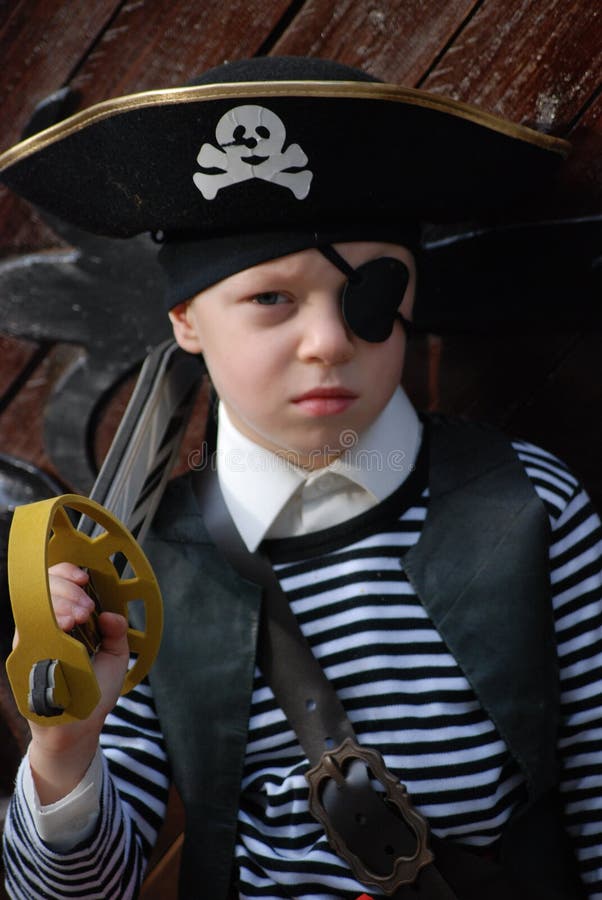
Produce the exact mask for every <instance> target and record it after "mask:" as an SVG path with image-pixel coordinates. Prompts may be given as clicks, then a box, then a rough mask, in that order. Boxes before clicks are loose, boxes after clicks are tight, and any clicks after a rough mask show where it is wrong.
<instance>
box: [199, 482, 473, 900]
mask: <svg viewBox="0 0 602 900" xmlns="http://www.w3.org/2000/svg"><path fill="white" fill-rule="evenodd" d="M194 488H195V493H196V495H197V499H198V501H199V503H200V506H201V510H202V512H203V517H204V521H205V525H206V527H207V530H208V532H209V534H210V536H211V538H212V540H213V542H214V543H215V545H216V547H217V548H218V549H219V550H220V552H221V553H222V554H223V556H224V557H225V558H226V559H227V560H228V562H229V563H230V564H231V565H232V567H233V568H234V569H235V570H236V571H237V572H238V573H239V575H242V576H243V577H244V578H246V579H248V580H249V581H252V582H254V583H255V584H259V585H261V586H262V587H263V589H264V601H263V607H262V620H261V635H260V640H259V652H258V664H259V666H260V668H261V670H262V672H263V674H264V676H265V678H266V680H267V682H268V683H269V685H270V687H271V688H272V691H273V692H274V696H275V697H276V700H277V702H278V703H279V705H280V707H281V708H282V709H283V710H284V713H285V715H286V717H287V719H288V721H289V723H290V724H291V726H292V727H293V729H294V731H295V733H296V735H297V738H298V740H299V743H300V744H301V746H302V748H303V750H304V752H305V753H306V755H307V757H308V759H309V761H310V764H311V765H312V766H317V765H318V764H319V763H320V762H321V760H322V759H323V757H324V754H325V751H326V752H327V751H328V750H331V749H333V748H334V747H337V746H338V745H339V744H341V743H343V742H344V741H345V739H352V740H355V735H354V731H353V727H352V725H351V722H350V721H349V719H348V718H347V715H346V713H345V710H344V709H343V706H342V704H341V702H340V700H339V698H338V696H337V694H336V692H335V691H334V690H333V688H332V686H331V684H330V682H329V681H328V679H327V678H326V675H325V674H324V671H323V669H322V667H321V666H320V664H319V662H318V661H317V660H316V658H315V657H314V655H313V653H312V651H311V648H310V647H309V645H308V643H307V641H306V639H305V637H304V635H303V633H302V632H301V629H300V628H299V625H298V623H297V620H296V618H295V616H294V614H293V612H292V610H291V608H290V605H289V603H288V601H287V599H286V596H285V595H284V593H283V591H282V589H281V587H280V583H279V581H278V579H277V577H276V575H275V573H274V570H273V568H272V566H271V564H270V563H269V560H267V559H266V558H265V557H263V556H261V555H260V554H259V553H250V552H249V551H248V550H247V548H246V546H245V544H244V543H243V541H242V538H241V537H240V534H239V532H238V530H237V529H236V526H235V525H234V522H233V521H232V518H231V516H230V513H229V511H228V509H227V507H226V504H225V502H224V499H223V496H222V493H221V490H220V487H219V482H218V479H217V475H216V473H215V467H214V466H213V465H207V466H205V468H204V470H203V471H202V472H197V473H196V475H195V479H194ZM349 770H350V772H351V777H350V778H349V779H347V780H346V782H345V783H344V784H342V785H340V786H336V787H334V788H333V787H330V789H329V790H325V791H324V797H325V801H324V806H325V808H326V812H327V814H328V819H329V820H330V821H332V822H333V823H334V824H333V827H334V828H335V830H336V832H337V834H338V835H341V836H342V837H343V839H344V843H345V845H346V846H348V847H350V848H351V851H352V856H353V855H354V854H355V855H357V856H358V857H359V856H360V854H361V857H360V858H361V861H362V863H364V864H365V865H366V866H367V867H368V869H369V870H370V872H381V871H383V870H385V871H386V869H387V868H388V869H390V868H391V862H392V849H393V850H394V853H395V855H398V854H403V855H404V856H405V855H407V856H412V855H413V853H414V849H415V848H416V845H417V839H416V834H415V832H414V831H413V830H412V828H411V827H408V825H407V824H406V822H405V821H404V820H403V819H402V818H400V817H399V816H398V815H397V814H396V813H395V812H394V811H393V810H392V809H391V808H390V806H389V805H386V804H385V803H383V802H382V799H381V798H380V795H379V794H377V793H376V792H375V791H374V789H373V787H372V784H371V781H370V773H369V771H368V768H367V767H366V766H365V765H364V764H362V763H359V764H357V763H353V764H352V765H351V766H350V767H349ZM333 784H334V782H330V785H333ZM360 824H361V828H359V827H358V825H360ZM337 849H338V848H337ZM339 852H340V851H339ZM340 855H343V856H344V858H345V859H346V860H347V861H348V862H349V858H348V856H345V855H344V854H343V853H340ZM356 875H357V872H356ZM370 884H374V882H370ZM381 889H383V888H382V886H381ZM402 890H405V889H402ZM387 893H392V891H387ZM394 896H395V897H397V896H399V897H400V898H401V897H405V896H406V893H405V892H404V893H401V894H399V893H398V892H397V891H396V892H395V894H394ZM407 896H408V897H409V896H411V897H412V898H420V897H423V898H424V900H457V896H456V894H455V893H454V892H453V891H452V890H451V888H450V887H449V885H448V884H447V883H446V882H445V880H444V879H443V877H442V876H441V875H440V873H439V872H438V871H437V869H436V868H435V866H434V865H433V864H430V865H426V867H424V868H422V869H421V871H420V875H419V876H418V879H417V881H416V883H415V884H414V885H412V887H411V893H410V894H407Z"/></svg>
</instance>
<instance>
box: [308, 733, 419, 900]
mask: <svg viewBox="0 0 602 900" xmlns="http://www.w3.org/2000/svg"><path fill="white" fill-rule="evenodd" d="M358 762H359V763H360V765H359V766H358ZM361 763H363V766H362V765H361ZM370 775H372V776H373V777H374V778H375V779H376V780H377V781H378V782H379V783H380V784H381V785H382V787H383V788H384V791H385V794H384V796H381V795H380V794H379V793H377V792H376V791H375V790H374V789H373V788H372V785H371V783H370ZM306 778H307V780H308V782H309V808H310V811H311V813H312V815H313V816H314V818H316V819H317V820H318V821H319V822H320V823H321V825H322V826H323V828H324V831H325V832H326V836H327V838H328V841H329V843H330V845H331V847H332V848H333V850H334V851H335V853H337V854H338V855H339V856H340V857H342V858H343V859H344V860H345V861H346V862H347V863H348V865H349V867H350V869H351V871H352V872H353V874H354V875H355V877H356V878H357V879H358V880H359V881H361V882H362V883H363V884H366V885H370V886H375V887H378V888H380V889H381V891H383V893H385V894H387V895H389V894H393V893H394V891H396V890H397V888H398V887H400V886H401V885H404V884H412V883H413V882H414V881H415V880H416V878H417V877H418V874H419V872H420V870H421V869H422V868H423V867H424V866H427V865H428V864H429V863H430V862H432V861H433V859H434V856H433V854H432V852H431V850H430V849H429V847H428V833H429V828H428V822H427V820H426V819H425V818H424V816H422V815H421V814H420V813H419V812H417V811H416V810H415V809H414V807H413V806H412V802H411V800H410V798H409V796H408V793H407V790H406V788H405V785H403V784H401V782H400V781H399V780H398V779H397V778H396V777H395V776H394V775H393V774H392V773H391V772H389V770H388V769H387V767H386V766H385V763H384V760H383V757H382V755H381V754H380V753H379V752H378V750H373V749H371V748H367V747H360V746H359V745H358V744H357V743H356V742H355V741H354V740H353V739H352V738H345V740H344V741H343V743H342V744H340V746H339V747H337V748H336V750H331V751H326V752H325V753H323V754H322V757H321V758H320V762H319V763H318V764H317V765H316V766H314V767H313V768H312V769H310V770H309V771H308V772H307V775H306ZM327 807H328V809H327ZM333 819H334V821H333ZM375 836H376V837H375ZM375 841H376V842H377V843H376V844H375ZM408 844H410V846H408ZM400 846H403V850H402V851H401V852H399V847H400ZM369 847H371V848H374V847H376V849H367V848H369ZM408 851H409V852H408ZM360 853H361V855H362V856H363V857H364V859H362V858H361V857H360V855H359V854H360ZM366 857H367V858H368V860H371V861H369V862H366V861H365V858H366ZM381 870H382V871H381Z"/></svg>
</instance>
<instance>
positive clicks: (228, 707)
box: [146, 420, 579, 900]
mask: <svg viewBox="0 0 602 900" xmlns="http://www.w3.org/2000/svg"><path fill="white" fill-rule="evenodd" d="M429 440H430V473H429V486H430V495H431V499H430V502H429V511H428V514H427V518H426V521H425V523H424V526H423V530H422V534H421V537H420V540H419V541H418V543H417V544H416V545H415V546H414V547H413V548H411V549H410V550H409V551H408V553H407V554H406V556H405V557H404V568H405V570H406V572H407V575H408V577H409V579H410V581H411V582H412V585H413V586H414V588H415V590H416V592H417V594H418V596H419V597H420V600H421V602H422V603H423V605H424V607H425V609H426V610H427V612H428V614H429V616H430V617H431V619H432V621H433V622H434V624H435V626H436V628H437V629H438V630H439V632H440V634H441V635H442V637H443V639H444V641H445V642H446V644H447V646H448V648H449V649H450V651H451V653H452V654H453V655H454V657H455V658H456V660H457V661H458V663H459V665H460V667H461V669H462V671H463V672H464V674H465V675H466V677H467V678H468V680H469V682H470V683H471V685H472V687H473V689H474V690H475V693H476V694H477V696H478V698H479V700H480V702H481V704H482V706H483V708H484V709H485V710H486V712H487V714H488V715H489V717H490V718H491V719H492V721H493V722H494V723H495V725H496V727H497V729H498V731H499V733H500V735H501V736H502V738H503V739H504V741H505V742H506V744H507V746H508V748H509V750H510V752H511V754H512V755H513V757H514V758H515V760H516V761H517V762H518V764H519V766H520V768H521V770H522V772H523V774H524V776H525V779H526V784H527V790H528V800H527V802H526V804H525V806H524V808H522V809H521V810H519V811H518V813H517V814H515V815H514V817H513V819H512V820H511V822H510V823H509V824H508V825H507V827H506V829H505V833H504V836H503V839H502V846H501V858H502V860H503V861H504V864H505V865H507V866H508V867H509V868H510V869H512V870H514V871H515V872H517V873H518V874H519V876H520V878H521V879H524V880H525V881H526V882H527V883H529V882H531V883H532V884H533V885H534V886H535V885H536V886H537V888H538V889H539V890H541V891H542V893H543V896H545V897H546V898H549V900H568V898H573V897H578V896H579V888H578V887H575V880H574V875H573V872H572V870H571V863H570V862H569V858H568V856H567V852H566V848H565V840H564V837H563V834H562V829H561V826H560V815H559V813H558V812H557V808H556V807H557V803H558V800H557V792H556V786H557V783H558V762H557V758H556V733H557V728H558V716H559V675H558V664H557V658H556V652H555V636H554V623H553V616H552V606H551V600H550V582H549V561H548V545H549V523H548V518H547V514H546V511H545V508H544V506H543V504H542V503H541V501H540V500H539V498H538V496H537V494H536V493H535V491H534V489H533V486H532V484H531V482H530V481H529V479H528V478H527V476H526V474H525V472H524V469H523V467H522V465H521V463H520V461H519V460H518V459H517V458H516V454H515V453H514V451H513V449H512V447H511V445H510V443H509V441H508V440H507V438H505V437H503V436H501V435H499V434H498V433H497V432H495V431H493V430H491V429H487V428H481V427H479V426H474V425H459V424H450V423H449V422H441V421H437V420H432V421H431V422H430V424H429ZM146 551H147V553H148V555H149V558H150V560H151V562H152V565H153V567H154V569H155V572H156V574H157V577H158V579H159V583H160V584H161V589H162V592H163V597H164V603H165V632H164V638H163V642H162V647H161V651H160V654H159V657H158V659H157V662H156V663H155V666H154V668H153V670H152V673H151V683H152V688H153V693H154V698H155V703H156V706H157V712H158V714H159V717H160V721H161V725H162V729H163V733H164V735H165V739H166V742H167V747H168V752H169V756H170V761H171V765H172V769H173V777H174V782H175V784H176V786H177V787H178V790H179V792H180V794H181V796H182V799H183V802H184V805H185V807H186V841H185V846H184V852H183V859H182V870H181V885H180V887H181V890H180V897H181V898H182V900H198V898H200V897H205V896H206V897H209V896H210V897H211V898H212V900H223V898H225V897H226V896H227V893H228V885H229V880H230V875H231V867H232V860H233V853H234V842H235V835H236V823H237V812H238V800H239V792H240V783H241V777H242V771H243V764H244V756H245V749H246V742H247V724H248V718H249V710H250V701H251V691H252V683H253V672H254V665H255V646H256V640H257V632H258V620H259V609H260V602H261V596H260V589H259V588H258V587H257V586H256V585H253V584H251V583H249V582H247V581H245V580H244V579H242V578H240V577H239V576H238V575H237V574H236V573H235V572H234V571H233V570H232V569H231V568H230V567H229V566H228V565H227V564H226V563H225V562H224V561H223V560H222V559H221V557H220V556H219V554H218V552H217V551H216V549H215V547H214V546H213V545H212V543H211V542H210V539H209V537H208V535H207V532H206V530H205V528H204V525H203V521H202V518H201V515H200V511H199V509H198V505H197V503H196V499H195V496H194V494H193V491H192V486H191V481H190V476H188V477H186V478H183V479H179V480H177V481H175V482H172V484H171V485H170V487H169V489H168V491H167V493H166V495H165V497H164V500H163V503H162V505H161V508H160V510H159V513H158V515H157V517H156V520H155V524H154V528H153V531H152V533H151V534H150V536H149V537H148V539H147V542H146ZM402 779H403V773H402ZM569 885H571V886H569ZM508 900H513V898H511V897H509V898H508Z"/></svg>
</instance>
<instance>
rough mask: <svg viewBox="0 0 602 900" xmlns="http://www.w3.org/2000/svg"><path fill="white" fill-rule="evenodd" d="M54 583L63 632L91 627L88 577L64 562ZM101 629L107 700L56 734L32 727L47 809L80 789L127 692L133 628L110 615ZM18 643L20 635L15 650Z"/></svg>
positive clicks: (37, 778) (34, 763) (99, 670)
mask: <svg viewBox="0 0 602 900" xmlns="http://www.w3.org/2000/svg"><path fill="white" fill-rule="evenodd" d="M48 579H49V584H50V592H51V598H52V605H53V609H54V613H55V616H56V620H57V622H58V625H59V627H60V628H61V629H62V630H63V631H66V632H68V631H71V630H72V629H73V628H74V627H75V626H76V625H82V624H84V623H85V622H87V621H88V619H89V618H90V616H91V615H92V613H93V612H94V609H95V606H94V601H93V600H92V599H91V598H90V597H89V596H88V594H87V593H86V592H85V590H84V587H85V585H86V584H87V582H88V574H87V573H86V572H85V571H83V569H80V568H78V567H77V566H74V565H72V564H71V563H67V562H63V563H58V564H57V565H55V566H52V568H51V569H49V573H48ZM98 626H99V629H100V634H101V638H102V641H101V645H100V649H99V650H98V652H97V653H96V655H95V657H94V660H93V666H94V671H95V674H96V678H97V680H98V685H99V687H100V692H101V699H100V702H99V704H98V706H97V707H96V709H95V710H94V712H93V713H92V715H91V716H90V717H89V718H88V719H85V720H83V721H81V722H72V723H70V724H68V725H56V726H53V727H52V728H50V727H48V728H47V727H44V726H42V725H36V724H35V723H33V722H31V723H30V727H31V735H32V741H31V745H30V748H29V762H30V766H31V771H32V775H33V778H34V782H35V785H36V789H37V792H38V796H39V798H40V802H41V803H42V805H47V804H49V803H53V802H55V801H56V800H59V799H60V798H61V797H64V796H66V794H68V793H69V792H70V791H71V790H73V788H74V787H76V786H77V785H78V784H79V782H80V781H81V779H82V778H83V776H84V775H85V773H86V771H87V769H88V767H89V765H90V763H91V762H92V759H93V758H94V754H95V753H96V749H97V746H98V738H99V735H100V732H101V730H102V726H103V724H104V720H105V718H106V716H107V714H108V713H109V712H110V711H111V710H112V709H113V707H114V706H115V703H116V702H117V699H118V697H119V695H120V693H121V689H122V687H123V680H124V678H125V675H126V672H127V667H128V661H129V647H128V642H127V637H126V635H127V622H126V620H125V619H124V618H123V616H120V615H117V614H116V613H109V612H104V613H101V614H100V616H99V617H98ZM17 641H18V635H17V634H15V645H16V643H17Z"/></svg>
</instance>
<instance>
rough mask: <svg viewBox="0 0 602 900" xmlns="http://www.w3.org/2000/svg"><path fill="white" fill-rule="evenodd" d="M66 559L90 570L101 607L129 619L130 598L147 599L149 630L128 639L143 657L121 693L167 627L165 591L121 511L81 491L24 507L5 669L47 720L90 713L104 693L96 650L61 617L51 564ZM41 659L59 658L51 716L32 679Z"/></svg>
mask: <svg viewBox="0 0 602 900" xmlns="http://www.w3.org/2000/svg"><path fill="white" fill-rule="evenodd" d="M68 509H71V510H74V511H75V512H78V513H83V514H84V515H86V516H88V517H89V518H90V519H92V520H93V521H94V522H95V523H97V525H96V533H95V534H93V536H92V537H89V536H88V535H86V534H84V533H83V532H82V531H78V530H77V529H76V527H75V526H74V525H73V523H72V520H71V518H70V516H69V514H68V512H67V510H68ZM40 548H45V550H44V552H40ZM120 554H122V555H123V556H124V557H125V558H126V559H127V563H128V565H127V566H126V568H125V569H124V574H123V575H121V576H120V574H119V572H118V570H117V568H116V567H115V564H114V561H116V559H117V558H119V555H120ZM59 562H70V563H73V564H75V565H76V566H81V567H82V568H85V569H86V570H87V571H88V572H89V574H90V580H91V583H93V586H94V593H95V594H96V595H97V597H98V601H99V604H100V611H109V612H116V613H120V614H121V615H123V616H125V617H126V618H128V605H129V604H130V603H133V602H136V601H138V602H140V603H142V604H144V630H139V629H136V628H133V627H131V626H130V627H128V632H127V638H128V643H129V646H130V651H131V653H132V654H134V655H135V657H136V659H135V662H134V665H133V666H132V667H131V668H130V669H129V671H128V673H127V675H126V677H125V680H124V683H123V690H122V694H126V693H127V692H128V691H130V690H131V689H132V688H133V687H134V686H135V685H136V684H138V683H139V682H140V681H141V680H142V679H143V678H144V676H145V675H146V674H147V672H148V671H149V669H150V668H151V666H152V664H153V662H154V659H155V657H156V655H157V652H158V650H159V644H160V641H161V633H162V629H163V606H162V602H161V594H160V591H159V586H158V584H157V580H156V578H155V575H154V573H153V570H152V568H151V566H150V563H149V562H148V560H147V558H146V556H145V555H144V553H143V551H142V549H141V548H140V546H139V544H138V543H137V542H136V540H135V538H134V537H133V535H132V534H131V533H130V532H129V531H128V529H127V528H126V527H125V526H124V525H122V523H121V522H119V521H118V520H117V519H116V518H115V516H113V515H112V514H111V513H109V512H108V511H107V510H106V509H105V508H104V507H103V506H101V505H100V504H98V503H96V502H94V501H93V500H88V499H86V498H85V497H80V496H78V495H77V494H65V495H63V496H61V497H56V498H52V499H50V500H42V501H40V502H38V503H30V504H27V505H25V506H19V507H17V508H16V509H15V513H14V518H13V523H12V526H11V531H10V536H9V544H8V579H9V589H10V596H11V604H12V608H13V615H14V619H15V625H16V628H17V632H18V635H19V640H18V643H17V646H16V647H15V648H14V650H13V652H12V653H11V654H10V656H9V657H8V659H7V661H6V671H7V673H8V677H9V680H10V683H11V687H12V690H13V693H14V695H15V699H16V702H17V706H18V708H19V710H20V712H21V713H22V714H23V715H24V716H26V717H27V718H28V719H30V720H31V721H34V722H37V723H38V724H41V725H58V724H65V723H67V722H72V721H75V720H78V719H85V718H87V717H88V716H89V715H90V713H91V712H92V711H93V709H94V708H95V706H96V705H97V703H98V701H99V699H100V690H99V687H98V682H97V680H96V676H95V674H94V668H93V664H92V661H93V654H91V653H89V652H88V650H87V649H86V646H85V645H84V644H83V643H82V642H81V640H79V639H77V638H75V637H73V636H72V635H71V634H66V633H65V632H64V631H62V630H61V628H59V626H58V623H57V620H56V618H55V615H54V610H53V608H52V602H51V598H50V588H49V582H48V567H49V566H52V565H55V564H56V563H59ZM42 661H58V664H57V665H51V666H47V668H49V669H50V674H51V678H50V684H49V688H48V690H49V692H50V694H49V698H50V703H51V705H54V706H55V707H56V708H57V710H58V712H57V713H55V714H54V715H52V717H47V716H44V715H38V714H37V713H36V712H35V711H34V710H33V708H32V705H31V691H32V677H33V673H34V672H35V671H36V667H38V664H39V663H41V662H42ZM38 671H39V669H38ZM61 708H63V711H62V712H60V709H61Z"/></svg>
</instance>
